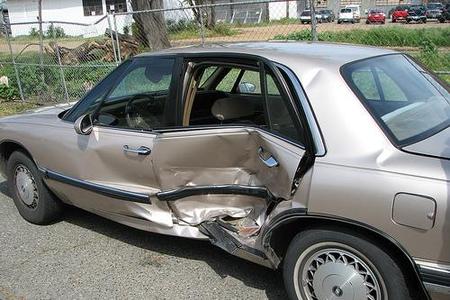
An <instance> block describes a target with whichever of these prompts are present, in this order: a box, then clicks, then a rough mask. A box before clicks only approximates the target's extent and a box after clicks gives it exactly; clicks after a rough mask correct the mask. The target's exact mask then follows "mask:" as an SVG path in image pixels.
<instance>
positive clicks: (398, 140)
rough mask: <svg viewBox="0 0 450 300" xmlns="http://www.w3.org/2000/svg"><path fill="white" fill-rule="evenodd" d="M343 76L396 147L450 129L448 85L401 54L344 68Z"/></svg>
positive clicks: (372, 59)
mask: <svg viewBox="0 0 450 300" xmlns="http://www.w3.org/2000/svg"><path fill="white" fill-rule="evenodd" d="M342 74H343V76H344V78H345V80H346V81H347V83H348V84H349V85H350V87H351V88H352V89H353V91H354V92H355V93H356V94H357V96H358V97H359V98H360V99H361V101H362V102H363V104H364V105H365V106H366V108H367V109H368V110H369V112H370V113H371V114H372V116H373V117H374V118H375V119H376V120H377V122H378V123H379V124H380V125H381V126H382V127H383V129H385V131H386V132H387V134H388V135H389V136H390V137H391V140H393V141H394V142H395V144H397V145H398V146H406V145H409V144H413V143H416V142H419V141H421V140H423V139H425V138H427V137H430V136H432V135H434V134H436V133H438V132H439V131H441V130H443V129H445V128H447V127H448V126H449V125H450V94H449V90H448V88H449V87H448V85H446V84H445V83H441V82H438V81H437V80H436V79H434V77H433V76H432V75H430V74H429V73H427V72H426V71H425V70H424V69H422V68H421V67H420V66H418V65H416V64H415V63H414V62H413V61H412V60H411V59H410V58H408V57H406V56H404V55H403V54H395V55H385V56H380V57H374V58H369V59H365V60H362V61H357V62H354V63H350V64H347V65H344V66H343V67H342Z"/></svg>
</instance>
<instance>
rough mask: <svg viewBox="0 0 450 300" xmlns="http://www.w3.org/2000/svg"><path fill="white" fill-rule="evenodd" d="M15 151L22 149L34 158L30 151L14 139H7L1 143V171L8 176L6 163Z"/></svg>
mask: <svg viewBox="0 0 450 300" xmlns="http://www.w3.org/2000/svg"><path fill="white" fill-rule="evenodd" d="M14 151H22V152H23V153H25V154H26V155H27V156H29V157H30V158H31V159H32V156H31V154H30V152H29V151H28V150H27V149H26V148H25V147H24V146H22V145H21V144H19V143H17V142H12V141H6V142H3V143H1V144H0V172H1V173H2V174H3V175H4V176H6V164H7V163H8V159H9V157H10V156H11V154H12V153H13V152H14Z"/></svg>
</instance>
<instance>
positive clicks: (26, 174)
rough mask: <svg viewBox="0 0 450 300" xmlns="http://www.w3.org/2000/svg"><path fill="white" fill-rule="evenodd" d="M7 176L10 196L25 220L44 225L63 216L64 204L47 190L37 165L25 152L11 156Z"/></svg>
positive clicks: (17, 152)
mask: <svg viewBox="0 0 450 300" xmlns="http://www.w3.org/2000/svg"><path fill="white" fill-rule="evenodd" d="M7 176H8V188H9V192H10V195H11V197H12V198H13V200H14V204H15V205H16V207H17V210H18V211H19V213H20V215H21V216H22V217H23V218H24V219H25V220H27V221H28V222H31V223H34V224H42V225H43V224H48V223H51V222H53V221H55V220H56V219H57V218H58V217H59V216H60V215H61V212H62V203H61V202H60V201H59V200H58V199H57V198H56V197H55V196H54V195H53V194H52V193H51V192H50V191H49V190H48V189H47V187H46V186H45V184H44V182H43V181H42V177H41V174H40V172H39V171H38V169H37V167H36V165H35V164H34V162H33V161H32V160H31V159H30V158H29V157H28V156H27V155H25V154H24V153H23V152H20V151H16V152H14V153H12V154H11V156H10V158H9V160H8V165H7Z"/></svg>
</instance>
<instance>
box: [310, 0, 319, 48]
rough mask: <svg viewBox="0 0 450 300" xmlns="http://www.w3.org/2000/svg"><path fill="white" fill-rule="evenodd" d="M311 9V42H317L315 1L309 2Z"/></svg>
mask: <svg viewBox="0 0 450 300" xmlns="http://www.w3.org/2000/svg"><path fill="white" fill-rule="evenodd" d="M309 9H310V11H311V40H312V41H313V42H317V40H318V38H317V20H316V8H315V5H314V0H309Z"/></svg>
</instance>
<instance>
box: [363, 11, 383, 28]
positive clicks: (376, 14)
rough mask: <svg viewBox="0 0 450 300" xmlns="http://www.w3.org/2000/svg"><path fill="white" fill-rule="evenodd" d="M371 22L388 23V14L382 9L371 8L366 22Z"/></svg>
mask: <svg viewBox="0 0 450 300" xmlns="http://www.w3.org/2000/svg"><path fill="white" fill-rule="evenodd" d="M371 23H381V24H384V23H386V15H385V13H384V12H383V11H382V10H381V9H377V8H375V9H371V10H369V14H368V15H367V20H366V24H371Z"/></svg>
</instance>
